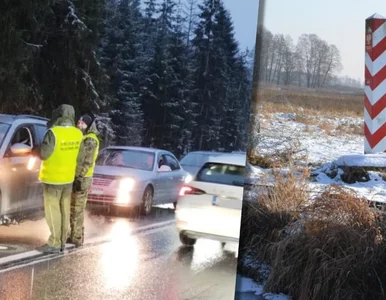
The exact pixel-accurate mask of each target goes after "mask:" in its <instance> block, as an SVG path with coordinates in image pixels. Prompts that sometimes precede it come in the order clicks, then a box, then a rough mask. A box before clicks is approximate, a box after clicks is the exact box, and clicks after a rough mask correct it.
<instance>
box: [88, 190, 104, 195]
mask: <svg viewBox="0 0 386 300" xmlns="http://www.w3.org/2000/svg"><path fill="white" fill-rule="evenodd" d="M90 194H94V195H103V191H102V190H91V193H90Z"/></svg>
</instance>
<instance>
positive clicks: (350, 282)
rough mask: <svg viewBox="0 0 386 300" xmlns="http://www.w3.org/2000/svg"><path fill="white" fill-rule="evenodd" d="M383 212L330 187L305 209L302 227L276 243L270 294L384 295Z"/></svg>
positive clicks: (301, 296)
mask: <svg viewBox="0 0 386 300" xmlns="http://www.w3.org/2000/svg"><path fill="white" fill-rule="evenodd" d="M382 224H383V218H382V215H381V214H380V213H379V212H377V211H375V210H373V209H371V208H369V207H368V204H367V201H365V200H364V199H361V198H359V197H357V196H356V195H355V194H353V193H349V192H347V191H345V190H343V189H342V188H339V187H336V186H332V187H330V188H329V189H328V190H326V191H325V192H324V193H323V194H322V195H321V196H319V197H318V198H317V199H315V201H314V203H313V204H312V205H310V206H308V207H306V208H305V209H303V212H302V217H301V218H300V220H299V222H298V225H297V227H299V226H300V228H301V230H297V231H294V233H292V234H290V235H288V236H285V237H284V238H283V239H281V240H280V241H277V242H275V243H273V244H272V245H271V246H270V248H269V251H270V253H271V257H272V258H273V259H272V272H271V273H270V276H269V278H268V281H267V283H266V289H267V290H268V291H271V292H277V291H280V292H285V293H287V294H289V295H291V296H293V297H294V298H295V299H299V300H306V299H307V300H308V299H331V300H335V299H336V300H338V299H339V300H340V299H384V298H385V296H386V295H385V294H384V291H383V285H384V284H385V283H386V281H385V273H386V271H385V270H384V264H383V263H384V262H385V243H384V240H383V237H384V229H383V227H382Z"/></svg>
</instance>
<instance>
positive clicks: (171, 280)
mask: <svg viewBox="0 0 386 300" xmlns="http://www.w3.org/2000/svg"><path fill="white" fill-rule="evenodd" d="M172 220H174V211H173V210H172V209H158V208H157V209H155V210H154V213H153V215H151V216H149V217H146V218H140V219H138V218H135V217H129V218H127V217H111V218H110V217H105V216H104V215H99V214H98V213H95V212H93V213H91V214H90V215H89V216H88V217H87V220H86V239H93V238H95V237H104V236H108V237H109V238H110V239H111V241H110V242H106V243H102V244H99V245H96V246H89V247H84V248H82V249H77V250H75V251H72V252H70V253H67V254H65V255H62V256H60V257H57V258H54V259H50V260H45V261H44V260H43V261H37V262H36V261H35V263H34V264H31V265H25V266H19V267H17V268H14V269H9V270H4V271H1V272H0V299H7V300H8V299H10V300H19V299H20V300H26V299H36V300H46V299H47V300H53V299H58V300H64V299H69V300H70V299H71V300H77V299H81V300H89V299H90V300H91V299H92V300H94V299H95V300H97V299H106V300H108V299H122V300H123V299H143V300H147V299H160V300H162V299H167V300H180V299H187V300H188V299H192V300H193V299H197V300H198V299H200V300H201V299H202V300H204V299H218V300H228V299H229V300H231V299H234V297H235V296H234V295H235V293H234V289H235V281H236V265H237V258H235V254H234V250H235V247H236V246H235V245H226V247H225V249H223V248H222V247H221V244H220V243H218V242H215V241H209V240H199V241H198V242H197V244H196V245H195V247H194V248H185V247H183V246H182V245H181V244H180V241H179V239H178V234H177V232H176V229H175V225H174V224H170V225H167V226H163V227H159V228H154V229H150V230H147V231H143V232H140V233H132V232H131V231H132V230H133V229H134V228H138V227H143V226H148V225H149V224H156V223H159V222H164V221H172ZM24 224H27V225H23V224H20V225H15V226H13V227H12V226H11V227H8V228H7V230H8V232H7V233H5V231H4V230H2V229H1V228H0V241H1V242H0V243H4V242H5V241H6V240H8V241H10V240H12V243H14V242H17V243H18V245H23V247H25V248H26V249H33V248H34V247H35V246H36V245H40V244H41V242H44V239H45V238H46V235H47V234H48V230H47V229H46V225H45V223H44V220H37V221H34V222H29V223H28V222H26V223H24ZM18 226H19V227H23V226H24V229H20V228H19V231H17V230H16V228H18ZM12 232H17V233H16V234H12ZM37 233H39V234H37ZM23 235H24V236H25V238H24V239H23Z"/></svg>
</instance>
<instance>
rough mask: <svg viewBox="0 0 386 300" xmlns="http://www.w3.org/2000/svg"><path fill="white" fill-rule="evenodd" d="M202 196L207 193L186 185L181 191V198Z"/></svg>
mask: <svg viewBox="0 0 386 300" xmlns="http://www.w3.org/2000/svg"><path fill="white" fill-rule="evenodd" d="M202 194H205V192H204V191H203V190H200V189H196V188H194V187H192V186H187V185H184V186H183V187H182V188H181V189H180V196H185V195H202Z"/></svg>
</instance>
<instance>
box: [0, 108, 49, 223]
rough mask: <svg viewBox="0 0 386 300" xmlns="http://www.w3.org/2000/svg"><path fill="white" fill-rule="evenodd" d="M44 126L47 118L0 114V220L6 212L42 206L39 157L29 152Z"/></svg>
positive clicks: (21, 211) (41, 138)
mask: <svg viewBox="0 0 386 300" xmlns="http://www.w3.org/2000/svg"><path fill="white" fill-rule="evenodd" d="M46 130H47V119H45V118H41V117H37V116H29V115H18V116H13V115H0V224H1V220H2V219H3V217H4V216H5V215H14V214H20V213H24V212H27V211H30V210H35V209H40V208H42V207H43V188H42V184H41V183H40V182H39V179H38V176H39V169H40V164H41V162H40V160H39V159H37V158H36V157H33V156H32V155H31V150H32V148H33V147H34V146H36V145H40V144H41V142H42V140H43V137H44V134H45V132H46Z"/></svg>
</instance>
